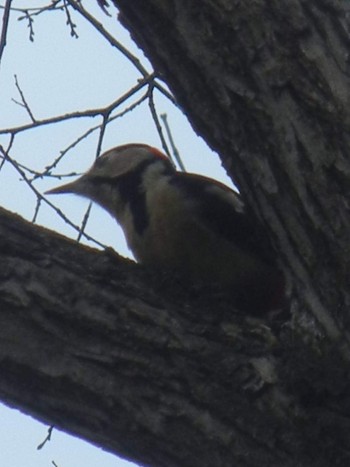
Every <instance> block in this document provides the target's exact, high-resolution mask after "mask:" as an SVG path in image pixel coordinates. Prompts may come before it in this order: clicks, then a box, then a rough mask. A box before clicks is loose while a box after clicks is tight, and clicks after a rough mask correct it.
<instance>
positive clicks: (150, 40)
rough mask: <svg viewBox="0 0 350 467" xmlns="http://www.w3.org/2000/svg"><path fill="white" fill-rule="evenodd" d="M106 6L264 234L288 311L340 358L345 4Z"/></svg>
mask: <svg viewBox="0 0 350 467" xmlns="http://www.w3.org/2000/svg"><path fill="white" fill-rule="evenodd" d="M114 3H115V4H116V5H117V6H118V7H119V8H120V10H121V15H120V18H121V20H122V22H123V23H124V24H125V25H126V27H128V28H129V29H130V31H131V33H132V36H133V37H134V39H135V40H136V42H137V43H138V44H139V45H140V47H142V48H143V49H144V51H145V52H146V54H147V56H148V57H149V58H150V60H151V61H152V63H153V65H154V67H155V70H156V71H157V72H158V74H159V75H160V76H162V77H164V79H165V81H166V82H167V83H168V84H169V86H170V87H171V89H172V90H173V92H174V94H175V96H176V98H177V99H178V101H179V104H180V105H181V107H182V108H183V109H184V110H185V112H186V113H187V115H188V116H189V119H190V121H191V122H192V124H193V126H194V128H195V129H196V130H197V131H198V132H199V133H200V134H201V135H202V136H204V138H205V140H206V141H207V142H208V143H209V144H210V145H211V146H212V147H213V148H214V149H216V150H217V151H218V152H219V154H220V157H221V159H222V161H223V163H224V166H225V167H226V168H227V170H228V172H229V174H230V175H231V176H232V178H233V179H234V181H235V182H236V183H237V185H238V186H239V188H240V190H241V193H242V195H243V196H244V198H245V199H246V201H247V203H248V204H249V205H250V206H252V207H253V209H254V210H255V213H256V215H257V217H259V218H260V221H262V222H263V223H264V224H265V225H266V228H267V229H269V231H270V234H271V237H272V238H273V240H274V242H275V245H276V249H277V250H278V252H279V256H280V261H281V264H282V265H283V266H284V268H285V271H286V273H287V274H288V275H289V276H290V278H291V284H292V286H293V290H294V294H295V297H296V299H297V306H296V309H297V310H298V311H299V312H300V311H304V312H307V313H308V314H311V315H312V316H313V317H314V318H315V319H316V322H317V323H318V324H319V325H320V328H321V332H324V333H325V334H326V335H327V336H329V337H330V338H331V339H333V340H336V341H339V340H342V341H343V343H344V346H345V347H346V350H345V352H346V353H347V354H348V355H349V332H348V328H349V305H350V292H349V269H350V245H349V230H350V216H349V205H348V199H347V197H348V193H349V176H350V163H349V141H350V138H349V131H348V128H349V109H350V107H349V92H350V91H349V90H350V79H349V62H348V51H349V46H350V40H349V39H350V36H349V21H348V17H347V16H346V8H348V2H347V1H346V0H344V1H335V0H334V1H331V0H283V1H271V0H256V1H254V2H251V1H237V0H219V1H218V0H200V1H199V0H189V1H187V0H186V1H181V0H150V1H147V2H144V1H142V0H135V1H132V2H130V1H128V0H114ZM189 150H190V148H189ZM198 163H199V164H200V160H198Z"/></svg>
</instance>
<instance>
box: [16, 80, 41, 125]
mask: <svg viewBox="0 0 350 467" xmlns="http://www.w3.org/2000/svg"><path fill="white" fill-rule="evenodd" d="M15 84H16V88H17V90H18V92H19V95H20V96H21V99H22V103H21V102H18V104H19V105H21V106H22V107H24V108H25V109H26V111H27V112H28V115H29V117H30V118H31V120H32V122H33V123H35V122H36V120H35V118H34V115H33V112H32V111H31V109H30V107H29V105H28V102H27V101H26V98H25V97H24V93H23V91H22V89H21V87H20V85H19V83H18V79H17V75H15Z"/></svg>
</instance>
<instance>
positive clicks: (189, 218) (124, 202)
mask: <svg viewBox="0 0 350 467" xmlns="http://www.w3.org/2000/svg"><path fill="white" fill-rule="evenodd" d="M46 193H47V194H62V193H73V194H77V195H81V196H83V197H86V198H88V199H90V200H91V201H93V202H95V203H97V204H99V205H100V206H101V207H102V208H104V209H105V210H106V211H108V212H109V214H110V215H111V216H112V217H114V218H115V219H116V221H117V222H118V223H119V224H120V226H121V227H122V229H123V232H124V235H125V237H126V241H127V244H128V246H129V248H130V250H131V251H132V253H133V255H134V257H135V259H136V261H137V262H138V263H140V264H142V265H144V266H147V267H151V268H153V269H155V270H160V271H170V272H173V273H174V274H177V275H178V276H179V277H181V278H183V279H184V282H186V283H190V284H201V285H204V286H206V285H208V286H209V287H210V286H215V287H218V288H219V289H220V290H222V291H224V292H225V293H226V292H227V293H228V294H229V295H230V297H232V300H233V303H234V305H235V306H236V307H237V308H238V309H239V310H242V311H243V312H251V313H254V314H260V313H264V312H269V311H271V310H275V309H278V308H280V307H281V306H282V304H283V302H284V294H285V291H284V289H285V285H284V277H283V274H282V272H281V271H280V269H279V268H278V267H277V265H276V261H275V257H274V256H275V255H274V254H273V253H272V252H273V250H272V248H271V247H270V244H269V241H268V238H267V236H266V233H265V231H264V230H263V229H262V228H261V227H260V225H258V224H257V222H256V221H255V220H254V217H253V216H252V215H251V213H250V212H249V210H248V209H247V207H246V205H245V203H244V202H243V200H242V198H241V196H240V195H239V194H238V193H237V192H236V191H234V190H232V189H231V188H229V187H228V186H226V185H224V184H223V183H221V182H218V181H216V180H214V179H211V178H208V177H205V176H202V175H198V174H194V173H187V172H181V171H177V170H176V168H175V166H174V165H173V163H172V161H171V160H170V159H169V158H168V157H167V156H166V155H165V154H163V153H162V152H161V151H160V150H158V149H156V148H154V147H151V146H149V145H147V144H141V143H131V144H124V145H121V146H118V147H115V148H113V149H110V150H108V151H107V152H105V153H104V154H102V155H101V156H99V157H98V158H97V159H96V160H95V163H94V164H93V165H92V167H91V168H90V169H89V170H88V171H87V172H86V173H84V174H83V175H82V176H80V177H79V178H78V179H76V180H74V181H72V182H69V183H66V184H64V185H61V186H58V187H56V188H53V189H51V190H49V191H47V192H46Z"/></svg>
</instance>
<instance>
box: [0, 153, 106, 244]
mask: <svg viewBox="0 0 350 467" xmlns="http://www.w3.org/2000/svg"><path fill="white" fill-rule="evenodd" d="M0 151H1V152H2V153H3V156H4V158H5V160H6V161H8V162H9V163H10V164H11V165H12V166H13V167H14V169H15V170H16V171H17V172H18V173H19V174H20V176H21V177H22V179H23V180H24V181H25V182H26V183H27V185H28V186H29V187H30V189H31V190H32V191H33V192H34V194H35V195H36V196H37V198H40V199H41V200H43V201H44V202H45V203H46V204H48V205H49V206H50V207H51V208H52V209H54V211H55V212H56V213H57V214H58V215H59V216H60V217H61V218H62V219H63V220H64V221H65V222H66V223H67V224H68V225H70V226H71V227H73V228H74V229H75V230H77V231H78V232H79V231H80V227H79V226H78V225H76V224H74V222H72V221H71V220H70V219H68V217H67V216H66V215H65V214H64V213H63V212H62V211H61V210H60V209H59V208H57V207H56V206H55V205H54V204H53V203H51V202H50V201H49V200H48V199H47V198H46V197H45V196H44V195H42V194H41V193H40V191H38V190H37V189H36V188H35V186H34V185H33V184H32V182H31V181H30V180H29V179H28V177H27V176H26V174H25V172H24V171H23V170H22V169H21V168H20V167H18V165H17V163H16V161H15V160H14V159H12V157H10V155H9V153H8V150H7V151H6V150H5V149H4V148H3V147H2V146H1V145H0ZM83 236H84V238H85V239H86V240H89V241H91V242H93V243H95V244H96V245H98V246H100V247H102V248H107V246H106V245H104V244H103V243H101V242H99V241H98V240H96V239H95V238H93V237H91V236H90V235H88V234H86V233H85V232H84V233H83Z"/></svg>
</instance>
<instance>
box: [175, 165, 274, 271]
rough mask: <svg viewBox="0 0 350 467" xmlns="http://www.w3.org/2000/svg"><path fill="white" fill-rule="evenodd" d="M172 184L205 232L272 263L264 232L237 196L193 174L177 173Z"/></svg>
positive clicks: (229, 190) (217, 184)
mask: <svg viewBox="0 0 350 467" xmlns="http://www.w3.org/2000/svg"><path fill="white" fill-rule="evenodd" d="M172 183H174V185H175V186H179V188H181V189H182V190H184V191H185V192H186V193H187V195H188V198H189V200H190V203H189V204H190V205H191V204H192V205H193V209H194V210H195V211H196V213H197V216H198V213H199V216H200V221H201V222H202V223H203V224H204V225H205V226H206V227H207V228H208V229H210V230H211V231H214V232H215V233H216V234H217V235H218V236H219V237H222V238H223V239H226V240H228V241H229V242H232V243H233V244H235V245H239V247H240V248H242V249H245V250H246V251H247V252H251V253H253V254H256V255H258V256H259V257H260V258H261V259H262V260H264V261H266V262H269V263H270V262H272V261H273V256H274V254H273V252H272V249H271V245H270V242H269V240H268V238H267V237H266V234H265V232H264V231H263V230H262V228H261V226H260V225H259V224H257V223H256V221H254V219H253V217H252V215H251V214H250V213H249V212H248V210H247V208H246V206H245V205H244V203H243V201H242V199H241V197H240V195H239V194H238V193H236V192H235V191H233V190H231V189H230V188H229V187H227V186H226V185H224V184H222V183H220V182H217V181H215V180H213V179H210V178H207V177H204V176H201V175H197V174H190V173H182V172H178V173H177V175H176V177H174V178H173V181H172Z"/></svg>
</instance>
